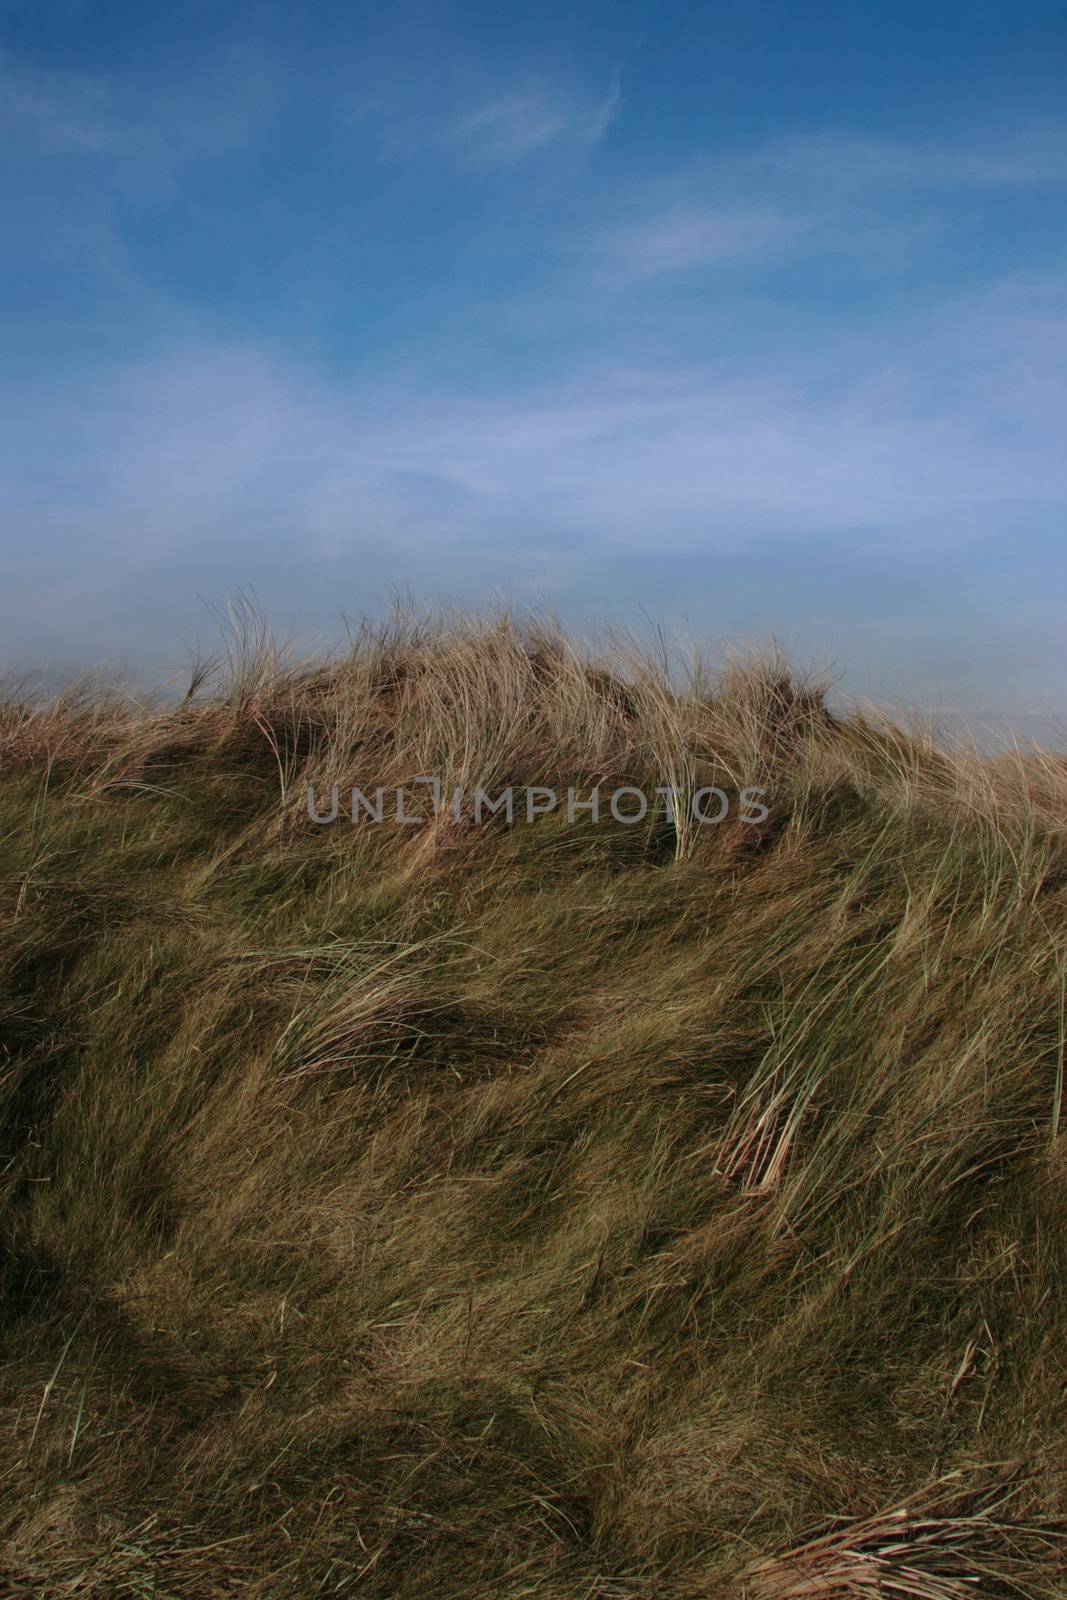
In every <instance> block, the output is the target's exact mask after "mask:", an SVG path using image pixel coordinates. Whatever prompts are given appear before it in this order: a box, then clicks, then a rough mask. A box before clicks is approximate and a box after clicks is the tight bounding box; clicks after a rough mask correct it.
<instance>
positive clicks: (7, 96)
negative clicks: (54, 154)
mask: <svg viewBox="0 0 1067 1600" xmlns="http://www.w3.org/2000/svg"><path fill="white" fill-rule="evenodd" d="M0 132H2V134H3V136H4V138H5V140H6V141H9V142H15V143H18V144H23V145H26V144H28V145H30V146H32V147H37V148H40V149H44V150H53V151H68V152H83V153H87V154H100V153H102V152H104V151H108V150H110V149H112V148H113V147H114V145H115V142H116V137H117V132H118V125H117V119H116V110H115V104H114V96H113V94H112V92H111V90H110V89H109V88H108V86H107V85H106V84H105V83H104V82H103V81H101V80H100V79H98V78H93V77H90V76H88V75H85V74H82V73H73V72H41V71H31V70H29V69H28V68H26V67H25V66H23V65H21V64H16V63H15V62H14V61H12V60H11V59H10V58H8V57H6V56H4V55H2V54H0Z"/></svg>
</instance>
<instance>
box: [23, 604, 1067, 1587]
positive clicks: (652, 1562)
mask: <svg viewBox="0 0 1067 1600" xmlns="http://www.w3.org/2000/svg"><path fill="white" fill-rule="evenodd" d="M0 763H2V771H0V836H2V840H3V844H2V856H0V894H2V896H3V927H2V933H0V1096H2V1101H3V1113H2V1119H0V1146H2V1148H0V1293H2V1348H0V1404H2V1422H3V1429H4V1439H5V1442H4V1447H3V1450H2V1452H0V1593H3V1594H5V1595H7V1594H11V1595H14V1596H17V1597H22V1596H39V1597H41V1600H52V1597H58V1596H61V1595H62V1596H67V1595H72V1596H76V1597H78V1600H83V1597H87V1596H101V1597H112V1596H114V1597H120V1596H123V1597H125V1596H130V1597H133V1596H138V1597H144V1600H147V1597H149V1596H151V1597H154V1600H187V1597H188V1600H194V1597H195V1600H215V1597H223V1596H234V1597H248V1600H268V1597H278V1600H281V1597H290V1596H291V1597H294V1600H305V1597H308V1600H310V1597H312V1596H329V1595H353V1596H357V1595H358V1596H360V1597H368V1600H372V1597H373V1600H425V1597H429V1596H440V1597H442V1600H512V1597H514V1600H517V1597H520V1596H521V1597H530V1600H690V1597H691V1600H703V1597H707V1600H734V1597H737V1600H801V1597H805V1600H874V1597H878V1596H892V1597H894V1600H899V1597H902V1596H903V1597H905V1600H906V1597H909V1596H910V1597H913V1600H961V1597H964V1596H975V1595H978V1596H992V1597H998V1596H1002V1597H1005V1600H1007V1597H1009V1596H1015V1597H1017V1596H1020V1595H1021V1596H1030V1597H1046V1600H1051V1597H1055V1596H1062V1595H1063V1594H1064V1592H1065V1591H1067V1541H1065V1539H1064V1534H1065V1533H1067V1520H1065V1517H1067V1494H1065V1489H1067V1444H1065V1440H1067V1390H1065V1378H1067V1373H1065V1366H1064V1362H1065V1352H1067V1303H1065V1289H1067V1109H1065V1108H1064V1106H1063V1101H1062V1091H1063V1077H1064V1044H1065V1019H1064V974H1065V964H1067V921H1065V912H1067V845H1065V843H1064V834H1063V825H1064V821H1065V818H1067V778H1065V775H1064V770H1063V768H1062V766H1061V765H1060V764H1059V763H1058V762H1057V761H1056V760H1055V759H1053V758H1052V757H1039V756H1037V755H1033V756H1027V757H1018V758H1012V759H1007V760H999V761H988V760H983V759H981V758H979V757H978V756H977V755H975V754H967V753H961V752H959V751H955V752H953V751H948V750H946V749H944V748H941V747H940V746H939V745H938V744H937V743H936V742H935V741H934V740H933V739H931V738H930V737H929V736H927V735H926V734H924V733H923V732H922V731H921V730H918V729H904V728H901V727H895V726H893V725H892V724H891V723H889V722H887V721H886V720H885V719H883V718H879V717H877V716H876V715H874V714H873V713H869V714H864V713H861V712H860V711H859V710H848V709H845V710H839V711H837V712H836V713H835V714H833V715H831V713H830V712H829V711H827V709H826V706H825V703H824V699H823V696H822V694H821V692H820V689H819V687H818V685H815V684H812V683H803V682H798V681H797V680H796V679H795V678H794V677H793V676H791V675H790V673H789V672H788V671H787V670H786V668H785V667H784V666H783V665H782V664H781V663H780V662H777V661H774V660H747V659H746V660H741V661H738V662H735V663H734V664H733V665H730V666H728V667H727V668H726V669H725V670H724V671H723V672H722V673H720V674H718V675H713V674H710V673H709V672H707V671H706V670H705V669H704V668H702V667H701V666H700V665H699V664H694V665H693V667H692V669H691V671H690V672H689V674H688V676H687V677H684V676H683V677H680V676H679V674H678V673H675V674H674V675H673V676H672V675H671V674H669V673H668V671H667V668H666V665H665V664H664V663H661V662H658V661H657V660H655V659H654V658H653V657H652V656H650V655H647V654H646V655H641V654H640V653H639V652H635V651H631V650H627V649H624V648H621V647H616V648H615V649H614V650H608V651H606V652H604V653H602V654H601V655H600V656H599V657H597V658H596V659H593V658H592V657H591V656H588V655H586V654H584V653H583V652H582V651H580V650H579V649H578V648H577V647H576V646H575V645H574V644H572V643H571V642H570V641H569V640H568V639H567V638H566V637H564V636H563V635H562V634H560V633H559V632H558V631H556V630H554V629H553V628H551V627H543V626H538V625H534V624H530V625H520V624H516V623H514V622H511V621H508V620H504V621H502V622H500V623H491V624H478V623H473V622H471V623H463V622H454V623H447V624H445V623H441V624H436V623H434V622H432V621H425V620H419V619H417V618H412V617H410V616H408V617H405V618H400V619H398V620H396V621H395V622H394V623H392V624H390V625H388V626H384V627H382V628H379V629H372V628H369V627H368V628H364V629H362V630H360V631H359V632H357V633H355V634H354V635H353V636H352V637H351V638H350V640H349V642H348V644H347V646H346V647H345V649H343V650H340V651H339V652H338V653H337V654H336V656H334V657H333V658H331V659H329V660H325V661H321V662H311V663H308V662H297V661H293V660H290V659H288V658H287V657H286V655H285V653H284V652H283V651H279V650H277V649H275V648H274V647H273V646H272V645H271V644H270V642H269V640H268V639H267V638H266V637H265V636H263V635H261V634H258V633H257V632H256V630H255V629H252V630H251V631H248V630H246V631H245V633H244V635H243V636H242V635H241V632H240V630H239V631H238V636H237V638H236V639H235V641H234V645H233V648H232V649H231V650H230V652H229V657H228V659H227V660H226V661H224V662H223V663H221V665H218V666H216V667H212V665H211V664H205V665H204V667H203V668H202V669H198V670H197V671H196V673H195V674H194V681H193V683H192V685H191V686H190V692H189V694H188V696H187V697H186V699H185V700H184V701H182V702H181V703H177V702H175V701H163V700H158V701H146V700H134V699H131V698H130V697H128V696H125V695H123V694H122V693H120V692H118V691H115V690H111V689H108V688H107V686H106V685H96V686H94V685H92V684H83V685H81V686H80V687H74V688H72V689H70V690H68V691H66V692H65V693H63V694H61V695H60V696H58V697H57V698H54V699H51V700H35V699H33V698H27V697H25V696H22V695H20V694H19V693H18V691H17V690H12V691H11V692H10V694H9V696H8V698H7V700H6V701H5V702H4V704H3V705H2V707H0ZM427 775H434V776H438V777H439V778H440V779H441V781H442V783H443V784H444V785H445V786H446V791H447V789H448V788H449V787H450V786H454V785H459V786H461V787H463V788H464V789H465V790H466V791H468V792H469V791H472V790H473V789H474V787H475V786H479V785H481V786H484V787H485V788H486V789H487V790H489V791H492V792H495V791H496V790H498V789H500V788H501V787H502V786H504V785H509V784H513V785H543V786H548V787H552V788H554V789H556V790H558V791H559V792H561V793H562V792H563V791H565V790H566V789H567V788H568V787H569V786H573V787H574V788H575V789H577V790H580V791H581V792H582V793H588V792H589V791H590V790H592V789H593V788H595V787H598V788H600V789H602V790H604V791H605V792H607V791H609V790H611V789H612V788H613V787H614V786H616V785H620V784H624V785H629V786H637V787H645V788H647V789H649V790H650V791H652V790H654V789H655V788H656V787H657V786H660V787H666V788H669V789H673V790H676V791H677V792H678V794H679V795H681V796H682V797H683V800H682V803H680V804H678V805H677V806H676V807H675V808H674V814H673V817H672V815H671V814H670V813H669V812H668V810H667V808H666V806H665V805H663V806H657V807H655V808H650V809H649V813H648V815H647V817H646V818H645V819H644V820H642V821H641V822H639V823H636V824H632V823H631V824H620V823H618V822H616V821H615V820H614V819H613V818H612V817H611V816H610V815H609V816H607V817H606V818H605V817H604V816H603V815H602V816H601V818H600V820H599V821H597V822H595V823H594V821H593V820H592V817H591V815H590V814H589V812H588V811H583V812H580V813H579V814H578V815H577V816H576V817H575V819H574V820H573V821H569V820H568V818H567V816H566V815H565V813H564V812H563V810H562V809H560V810H556V811H554V812H552V813H550V814H546V815H541V816H537V817H535V819H534V820H533V821H531V822H526V821H525V819H524V818H522V817H517V818H516V820H515V822H514V825H512V826H508V825H507V822H506V820H505V819H504V818H502V817H500V816H497V817H495V818H494V817H487V818H484V819H483V820H482V821H480V822H475V821H474V820H473V819H472V818H470V817H469V816H466V815H461V816H460V817H459V818H458V819H457V818H456V816H454V815H452V814H451V813H450V811H449V810H448V808H447V807H446V808H443V809H442V811H441V812H440V814H437V815H424V816H423V817H422V820H421V821H420V822H419V823H418V824H417V825H414V826H404V825H400V824H397V823H395V822H392V823H390V822H389V821H388V820H386V821H385V822H384V823H382V824H377V823H375V822H374V821H373V820H370V819H369V818H367V817H366V816H363V817H361V819H360V821H359V822H358V823H356V824H353V823H352V822H351V821H350V820H345V815H344V811H343V810H342V815H341V817H340V818H339V819H338V821H337V822H335V823H334V824H332V825H330V826H320V825H316V824H315V823H313V822H312V821H310V820H309V816H308V809H307V792H308V786H309V784H311V785H314V788H315V792H316V794H317V795H318V796H319V797H326V796H328V795H329V794H330V792H331V791H332V789H333V787H334V786H337V787H338V789H339V791H340V792H341V794H342V795H343V796H344V795H347V793H348V792H349V791H350V789H351V787H352V786H354V785H358V786H360V787H361V788H362V789H364V790H369V789H372V788H373V787H374V786H386V787H388V786H390V785H405V784H408V783H409V782H411V781H412V780H414V779H415V778H417V777H425V776H427ZM702 785H715V786H717V787H720V788H721V789H722V790H723V791H724V792H725V793H726V794H727V795H728V796H729V797H730V799H731V801H733V800H734V799H735V797H737V796H738V795H739V794H740V791H741V790H742V789H743V788H745V787H746V786H758V787H760V788H761V789H762V790H763V791H764V804H765V805H766V807H767V811H768V815H767V817H766V819H765V820H763V821H762V822H759V823H752V822H745V821H743V820H741V817H740V813H739V811H738V810H737V808H736V807H735V806H733V805H731V808H730V810H729V814H728V815H727V816H726V817H725V818H724V820H723V821H722V822H720V823H718V824H716V825H706V824H702V823H700V822H698V821H696V820H695V819H694V818H693V815H692V812H691V809H690V808H689V806H688V804H687V803H686V802H687V797H688V796H689V795H690V794H692V793H693V792H694V791H696V790H697V789H699V788H700V787H701V786H702ZM5 1585H6V1587H5Z"/></svg>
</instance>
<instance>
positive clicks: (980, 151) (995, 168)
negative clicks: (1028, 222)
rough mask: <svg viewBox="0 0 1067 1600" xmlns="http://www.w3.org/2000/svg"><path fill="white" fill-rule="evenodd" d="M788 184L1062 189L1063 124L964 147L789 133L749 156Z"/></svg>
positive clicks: (1066, 136) (1065, 167) (1066, 173)
mask: <svg viewBox="0 0 1067 1600" xmlns="http://www.w3.org/2000/svg"><path fill="white" fill-rule="evenodd" d="M755 160H756V163H757V164H762V163H764V162H766V164H768V165H769V166H771V167H772V168H777V169H779V170H780V171H781V172H782V173H783V174H785V175H787V176H789V177H791V178H802V179H805V180H809V181H819V182H824V183H830V184H833V185H837V186H840V187H846V188H851V187H857V188H868V187H872V186H873V187H887V188H891V187H907V188H923V187H927V188H965V189H998V188H1040V187H1045V186H1064V185H1067V123H1055V124H1049V125H1045V126H1043V127H1037V128H1034V127H1031V128H1027V129H1024V130H1019V129H1017V128H1016V129H1011V130H1008V131H1006V132H1005V133H1004V134H1003V135H1002V136H1001V137H1000V138H989V137H988V136H987V137H985V138H983V139H981V140H980V141H972V142H970V143H965V142H961V141H959V140H958V139H957V140H951V139H941V140H939V141H937V142H932V141H922V140H915V141H907V140H890V139H877V138H871V137H868V136H865V135H862V134H857V133H852V132H848V131H843V130H833V129H830V130H827V131H825V132H823V133H818V134H804V135H792V136H790V137H788V138H785V139H780V140H776V141H775V142H774V143H772V144H770V145H768V146H766V147H765V148H764V150H763V151H762V152H759V153H758V154H757V155H756V157H755Z"/></svg>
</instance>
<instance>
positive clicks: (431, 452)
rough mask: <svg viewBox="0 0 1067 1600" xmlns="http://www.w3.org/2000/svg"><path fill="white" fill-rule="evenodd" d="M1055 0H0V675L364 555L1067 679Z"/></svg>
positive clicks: (131, 655)
mask: <svg viewBox="0 0 1067 1600" xmlns="http://www.w3.org/2000/svg"><path fill="white" fill-rule="evenodd" d="M1065 82H1067V5H1061V4H1045V3H1038V0H1033V3H1028V0H1016V3H1015V4H1011V5H1009V4H1000V3H993V0H967V3H962V0H946V3H941V4H939V5H936V6H931V5H929V4H923V5H918V4H896V5H892V4H886V3H881V0H880V3H862V0H849V3H844V4H838V3H836V0H829V3H824V4H820V5H818V6H798V5H796V4H795V3H770V0H767V3H762V4H761V3H758V0H745V3H732V0H731V3H728V4H716V3H714V0H704V3H702V4H681V3H670V0H666V3H663V0H661V3H658V4H650V3H637V0H613V3H611V4H600V3H590V0H571V3H569V4H566V5H563V4H558V3H555V0H549V3H543V4H539V5H536V6H534V5H521V6H520V5H502V4H500V3H499V0H497V3H495V4H452V5H449V4H432V5H431V4H426V5H408V4H404V3H401V4H398V5H391V6H382V5H380V4H378V5H374V6H371V5H364V4H362V3H359V0H347V3H344V4H341V3H336V0H316V3H315V4H306V3H305V4H300V5H298V4H295V3H281V0H248V3H232V4H227V3H225V0H215V3H214V4H211V5H206V4H199V3H197V0H193V3H184V4H182V5H175V4H173V3H170V0H168V3H159V0H25V3H23V0H0V204H2V208H3V213H2V214H3V249H2V251H0V285H2V295H0V519H2V521H0V561H2V571H3V575H4V579H5V581H4V583H3V585H2V592H0V629H2V631H0V665H2V666H4V667H17V668H31V667H40V666H42V665H44V664H50V665H51V667H52V668H53V670H55V671H59V672H62V671H65V670H67V669H69V668H71V667H77V666H80V665H82V664H84V663H85V662H87V661H89V660H101V659H108V660H115V659H124V660H125V661H126V662H128V663H129V665H130V667H131V669H132V670H133V672H134V673H135V674H137V675H139V676H148V677H158V676H161V675H162V674H163V673H165V672H166V671H167V670H168V669H170V668H171V667H173V666H176V665H178V664H179V663H180V662H181V660H182V657H183V645H182V638H183V631H185V630H189V629H195V630H198V631H200V632H201V633H202V634H203V635H204V636H205V639H207V638H208V637H209V636H210V632H211V626H210V622H209V620H208V619H207V617H206V615H205V611H204V606H203V604H202V601H201V599H200V598H198V597H200V596H203V597H205V598H206V599H208V600H211V601H218V600H220V599H222V598H224V597H225V595H226V594H227V593H229V592H232V591H233V590H234V589H237V588H242V589H245V590H248V589H252V590H254V592H255V594H256V595H257V596H258V598H259V600H260V602H261V604H262V605H263V606H264V608H265V609H266V611H267V612H268V613H269V615H270V616H271V618H272V620H273V621H274V622H275V623H276V625H277V626H278V627H279V628H280V629H281V630H282V631H286V630H287V629H290V628H292V629H295V630H296V631H297V632H298V633H299V634H300V635H301V636H305V637H308V636H314V635H317V634H331V633H336V632H337V631H338V627H339V622H340V617H341V613H342V612H348V613H349V614H353V613H358V612H360V611H361V610H374V609H377V608H378V607H379V606H380V605H381V604H382V602H383V600H384V599H385V598H386V597H387V596H388V594H389V591H390V589H391V588H393V587H397V586H399V587H409V588H411V589H413V590H414V591H416V592H418V593H420V594H422V595H425V596H429V597H435V596H440V597H444V598H447V599H450V600H460V601H464V602H474V603H485V602H491V601H492V600H493V599H494V597H503V598H504V599H507V600H509V601H513V602H516V603H519V604H523V603H532V604H538V603H547V604H549V605H551V606H553V607H554V608H555V609H556V610H558V611H559V612H560V613H561V614H562V615H563V616H564V618H567V619H571V620H575V621H582V620H584V619H590V620H592V619H596V620H600V621H605V620H607V621H614V622H620V623H623V624H631V625H633V624H636V625H637V626H640V625H641V618H642V616H644V615H648V616H650V617H652V618H653V619H654V620H657V621H658V620H663V621H665V622H666V623H668V624H672V623H678V624H687V625H688V626H689V627H690V628H691V629H692V630H694V631H695V632H696V633H697V634H698V635H699V636H701V637H702V638H704V639H706V640H708V641H712V642H714V641H716V640H721V639H730V640H735V641H737V640H744V639H753V638H757V639H758V638H766V637H767V636H768V635H769V634H772V633H773V634H775V635H776V636H777V637H778V638H779V639H780V640H781V641H782V642H783V643H784V644H785V645H786V647H787V648H789V649H790V650H791V652H792V653H793V654H794V655H795V656H797V657H798V658H799V659H801V660H808V659H811V658H819V659H824V658H825V657H827V656H828V655H833V656H834V657H835V658H836V659H837V661H838V662H839V664H840V665H841V666H842V667H843V669H844V674H845V679H844V681H845V685H846V687H847V688H849V689H851V690H853V691H855V692H857V693H860V694H869V695H872V696H874V697H875V698H879V699H885V698H890V697H892V698H901V699H904V700H908V701H912V702H917V703H920V704H922V705H925V706H933V707H938V706H944V707H952V708H958V709H959V710H961V711H964V712H966V713H968V714H970V715H972V716H974V717H976V718H978V719H983V718H988V719H993V718H999V717H1008V718H1010V719H1011V720H1012V721H1013V722H1014V723H1015V724H1016V725H1017V726H1019V727H1020V728H1021V729H1022V730H1023V731H1026V732H1028V731H1031V730H1034V731H1040V732H1041V733H1043V734H1047V733H1048V731H1049V730H1052V731H1055V728H1056V726H1057V719H1058V718H1061V717H1063V716H1064V714H1065V712H1067V656H1065V653H1064V650H1063V622H1064V619H1065V616H1067V538H1065V535H1067V527H1065V515H1064V512H1065V506H1067V449H1065V448H1064V439H1065V434H1067V391H1065V376H1067V276H1065V273H1064V267H1065V264H1067V103H1065V98H1064V91H1063V84H1064V83H1065Z"/></svg>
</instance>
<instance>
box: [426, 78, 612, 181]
mask: <svg viewBox="0 0 1067 1600" xmlns="http://www.w3.org/2000/svg"><path fill="white" fill-rule="evenodd" d="M620 104H621V98H620V89H619V85H618V83H616V84H615V85H614V86H613V87H612V89H611V91H610V93H609V94H607V95H606V96H604V97H603V98H602V99H600V100H589V99H585V98H582V97H578V96H574V95H568V94H564V93H561V92H560V91H559V90H558V89H555V88H551V87H549V86H547V85H537V86H534V87H533V88H530V89H526V90H521V91H519V92H516V93H510V94H503V95H500V96H494V97H491V98H489V99H486V100H484V101H483V102H482V103H481V104H477V105H475V106H474V107H472V108H470V109H468V110H465V111H463V112H461V113H460V114H459V115H458V116H456V117H455V118H454V119H452V120H451V121H450V122H448V123H447V124H446V125H445V126H444V127H443V128H442V129H440V130H439V132H438V134H437V135H436V138H437V140H438V141H439V142H440V143H442V144H445V145H448V146H451V147H452V148H454V149H456V150H457V151H459V152H461V153H462V154H463V155H464V156H465V157H467V158H468V159H470V160H474V161H487V162H510V161H520V160H522V159H523V158H524V157H526V156H529V155H532V154H534V153H535V152H536V151H538V150H543V149H544V148H545V147H546V146H550V145H558V144H565V145H575V146H581V147H586V148H591V147H592V146H594V145H596V144H598V143H599V142H600V140H601V139H603V137H604V135H605V134H606V133H607V131H608V129H609V127H610V126H611V124H612V122H613V121H614V120H615V118H616V117H617V116H618V114H619V108H620Z"/></svg>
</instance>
